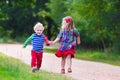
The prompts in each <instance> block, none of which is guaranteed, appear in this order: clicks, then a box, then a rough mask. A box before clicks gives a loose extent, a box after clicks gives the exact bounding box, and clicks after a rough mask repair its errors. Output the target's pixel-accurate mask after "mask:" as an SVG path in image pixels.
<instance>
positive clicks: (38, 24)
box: [33, 22, 44, 30]
mask: <svg viewBox="0 0 120 80" xmlns="http://www.w3.org/2000/svg"><path fill="white" fill-rule="evenodd" d="M38 27H40V28H42V29H43V30H44V27H43V24H42V23H40V22H38V23H37V24H36V25H35V26H34V27H33V29H34V30H36V28H38Z"/></svg>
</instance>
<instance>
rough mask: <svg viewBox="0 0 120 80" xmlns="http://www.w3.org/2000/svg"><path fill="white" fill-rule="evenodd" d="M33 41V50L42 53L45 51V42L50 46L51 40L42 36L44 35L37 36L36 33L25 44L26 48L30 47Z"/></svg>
mask: <svg viewBox="0 0 120 80" xmlns="http://www.w3.org/2000/svg"><path fill="white" fill-rule="evenodd" d="M30 41H31V43H32V50H34V51H35V52H42V51H43V45H44V42H46V44H49V40H48V39H47V37H46V36H45V35H44V34H42V35H40V36H39V35H37V34H36V33H34V34H32V35H31V36H30V37H29V38H28V39H27V40H26V41H25V42H24V47H26V46H27V45H28V43H29V42H30Z"/></svg>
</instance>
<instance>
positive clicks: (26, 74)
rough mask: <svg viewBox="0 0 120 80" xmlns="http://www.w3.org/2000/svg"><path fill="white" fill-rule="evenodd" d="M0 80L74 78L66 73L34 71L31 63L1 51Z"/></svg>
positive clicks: (60, 79)
mask: <svg viewBox="0 0 120 80" xmlns="http://www.w3.org/2000/svg"><path fill="white" fill-rule="evenodd" d="M0 80H72V79H70V78H66V77H65V76H64V75H61V74H55V73H48V72H46V71H44V70H40V72H38V73H32V72H31V68H30V66H29V65H27V64H25V63H23V62H21V61H20V60H18V59H14V58H12V57H9V56H6V55H3V54H2V53H0Z"/></svg>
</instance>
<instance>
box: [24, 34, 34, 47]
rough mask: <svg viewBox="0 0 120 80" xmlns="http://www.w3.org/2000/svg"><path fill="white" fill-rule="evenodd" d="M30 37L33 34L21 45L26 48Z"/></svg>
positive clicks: (31, 37)
mask: <svg viewBox="0 0 120 80" xmlns="http://www.w3.org/2000/svg"><path fill="white" fill-rule="evenodd" d="M32 39H33V34H32V35H31V36H30V37H29V38H28V39H27V40H26V41H25V42H24V44H23V47H24V48H26V46H27V45H28V43H29V42H30V41H31V40H32Z"/></svg>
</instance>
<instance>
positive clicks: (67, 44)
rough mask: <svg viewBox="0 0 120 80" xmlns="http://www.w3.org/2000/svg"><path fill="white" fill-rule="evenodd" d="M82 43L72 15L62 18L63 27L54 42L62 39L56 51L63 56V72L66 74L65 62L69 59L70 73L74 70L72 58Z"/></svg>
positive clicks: (58, 55)
mask: <svg viewBox="0 0 120 80" xmlns="http://www.w3.org/2000/svg"><path fill="white" fill-rule="evenodd" d="M76 40H77V44H80V37H79V33H78V31H77V30H76V28H75V26H74V23H73V19H72V17H70V16H67V17H64V18H63V20H62V29H61V31H60V33H59V34H58V36H57V38H56V39H55V40H54V41H53V42H52V43H53V44H54V43H56V42H57V41H60V43H61V44H60V47H59V49H58V50H57V52H56V53H55V55H56V56H57V57H62V60H61V73H62V74H65V63H66V59H67V61H68V73H71V72H72V69H71V65H72V58H73V57H74V54H75V50H74V49H75V46H76Z"/></svg>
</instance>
